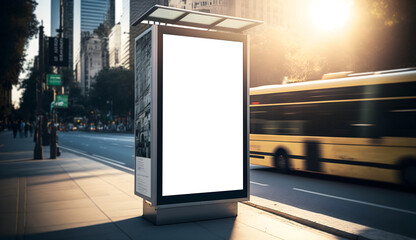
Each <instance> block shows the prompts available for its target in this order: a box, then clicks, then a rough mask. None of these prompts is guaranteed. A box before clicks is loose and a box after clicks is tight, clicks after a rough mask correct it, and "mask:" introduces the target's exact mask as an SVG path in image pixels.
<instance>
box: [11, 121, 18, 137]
mask: <svg viewBox="0 0 416 240" xmlns="http://www.w3.org/2000/svg"><path fill="white" fill-rule="evenodd" d="M12 129H13V138H16V135H17V129H18V127H17V122H16V121H13V123H12Z"/></svg>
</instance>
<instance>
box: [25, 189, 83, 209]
mask: <svg viewBox="0 0 416 240" xmlns="http://www.w3.org/2000/svg"><path fill="white" fill-rule="evenodd" d="M84 198H87V196H86V195H85V193H84V192H82V191H81V189H79V188H74V189H67V190H58V191H54V190H49V191H39V192H36V191H28V193H27V204H28V205H31V204H37V203H45V202H56V201H65V200H75V199H84Z"/></svg>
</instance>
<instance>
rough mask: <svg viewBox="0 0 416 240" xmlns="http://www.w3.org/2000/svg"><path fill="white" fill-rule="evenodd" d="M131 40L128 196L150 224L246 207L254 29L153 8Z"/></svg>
mask: <svg viewBox="0 0 416 240" xmlns="http://www.w3.org/2000/svg"><path fill="white" fill-rule="evenodd" d="M139 23H147V24H151V26H150V27H149V28H148V29H147V30H146V31H144V32H143V33H142V34H141V35H139V36H138V37H137V38H136V39H135V65H134V71H135V115H134V121H135V130H134V132H135V194H136V195H138V196H140V197H142V198H143V214H144V217H145V218H146V219H148V220H150V221H152V222H153V223H155V224H169V223H178V222H187V221H197V220H206V219H214V218H223V217H234V216H236V215H237V202H238V201H245V200H248V199H249V196H250V191H249V185H250V184H249V160H248V159H249V154H248V151H249V117H248V116H249V115H248V111H249V110H248V106H249V74H248V70H249V58H248V56H249V50H248V40H247V36H246V35H244V34H242V32H243V31H245V30H247V29H249V28H252V27H254V26H257V25H259V24H261V23H262V22H261V21H255V20H248V19H242V18H235V17H229V16H223V15H217V14H209V13H202V12H195V11H189V10H185V9H176V8H170V7H165V6H158V5H156V6H154V7H152V8H151V9H150V10H149V11H147V12H146V13H145V14H144V15H143V16H141V17H140V18H139V19H138V20H137V21H136V22H135V24H134V25H137V24H139Z"/></svg>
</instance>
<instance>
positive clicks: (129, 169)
mask: <svg viewBox="0 0 416 240" xmlns="http://www.w3.org/2000/svg"><path fill="white" fill-rule="evenodd" d="M59 147H60V148H62V149H65V150H68V151H70V152H74V153H78V154H81V155H83V156H85V157H87V158H92V159H94V160H97V161H101V162H105V163H108V164H110V165H113V166H116V167H119V168H122V169H125V170H128V171H130V172H134V169H132V168H129V167H125V166H123V165H120V164H118V163H114V162H110V161H107V160H104V159H101V158H98V157H94V156H91V155H88V154H85V153H82V152H79V151H77V150H74V149H71V148H67V147H63V146H62V145H61V146H59Z"/></svg>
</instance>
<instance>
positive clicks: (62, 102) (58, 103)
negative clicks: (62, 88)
mask: <svg viewBox="0 0 416 240" xmlns="http://www.w3.org/2000/svg"><path fill="white" fill-rule="evenodd" d="M55 107H57V108H68V95H56V98H55Z"/></svg>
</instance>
